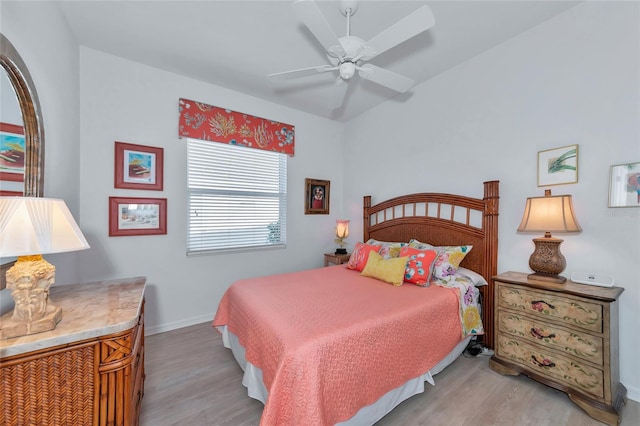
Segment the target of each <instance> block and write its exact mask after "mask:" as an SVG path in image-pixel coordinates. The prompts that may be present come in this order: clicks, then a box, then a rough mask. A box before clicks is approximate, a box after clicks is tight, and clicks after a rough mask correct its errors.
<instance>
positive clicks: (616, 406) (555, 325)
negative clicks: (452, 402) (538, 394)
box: [489, 272, 627, 425]
mask: <svg viewBox="0 0 640 426" xmlns="http://www.w3.org/2000/svg"><path fill="white" fill-rule="evenodd" d="M494 281H495V320H494V321H495V339H496V340H495V348H494V349H495V355H494V356H493V357H492V358H491V360H490V361H489V366H490V367H491V368H492V369H493V370H495V371H497V372H498V373H501V374H509V375H517V374H520V373H522V374H525V375H527V376H529V377H530V378H532V379H534V380H537V381H539V382H541V383H544V384H546V385H548V386H551V387H554V388H556V389H559V390H561V391H563V392H565V393H567V394H568V395H569V398H571V400H572V401H573V402H575V403H576V404H577V405H578V406H580V407H581V408H582V409H583V410H585V411H586V412H587V414H589V415H590V416H591V417H593V418H595V419H597V420H600V421H601V422H603V423H607V424H609V425H616V424H618V423H619V421H620V410H621V408H622V404H623V403H624V402H625V399H626V394H627V390H626V388H625V387H624V386H623V385H622V384H621V383H620V381H619V370H618V304H617V302H616V300H617V299H618V298H619V297H620V294H622V292H623V291H624V289H622V288H619V287H611V288H604V287H594V286H589V285H583V284H577V283H574V282H572V281H567V282H566V283H564V284H555V283H548V282H542V281H532V280H528V279H527V274H523V273H518V272H507V273H504V274H500V275H498V276H496V277H494Z"/></svg>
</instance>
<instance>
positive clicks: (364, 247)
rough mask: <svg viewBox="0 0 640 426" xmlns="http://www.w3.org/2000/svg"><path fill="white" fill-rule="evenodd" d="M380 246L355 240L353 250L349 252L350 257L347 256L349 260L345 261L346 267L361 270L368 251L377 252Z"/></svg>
mask: <svg viewBox="0 0 640 426" xmlns="http://www.w3.org/2000/svg"><path fill="white" fill-rule="evenodd" d="M380 247H381V246H379V245H378V246H375V245H371V244H363V243H360V242H357V243H356V245H355V247H354V248H353V252H352V253H351V257H349V262H347V268H349V269H355V270H356V271H362V270H363V269H364V266H365V265H366V264H367V260H368V259H369V253H370V252H372V251H373V252H375V253H377V252H379V251H380Z"/></svg>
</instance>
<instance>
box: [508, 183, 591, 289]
mask: <svg viewBox="0 0 640 426" xmlns="http://www.w3.org/2000/svg"><path fill="white" fill-rule="evenodd" d="M580 231H582V228H580V225H579V224H578V221H577V220H576V216H575V214H574V211H573V203H572V201H571V195H551V190H550V189H547V190H546V191H545V196H544V197H530V198H527V203H526V205H525V208H524V215H523V216H522V222H520V226H519V227H518V232H544V237H542V238H534V239H533V243H534V244H535V250H534V252H533V254H532V255H531V257H530V258H529V267H530V268H531V269H532V270H533V271H534V273H533V274H530V275H529V279H532V280H538V281H550V282H556V283H564V282H565V281H566V280H567V279H566V278H565V277H562V276H560V275H559V274H560V273H561V272H562V271H564V268H565V267H566V266H567V261H566V259H565V258H564V256H563V255H562V253H560V244H561V243H562V241H564V240H562V239H560V238H553V237H552V236H551V232H560V233H565V232H566V233H569V232H580Z"/></svg>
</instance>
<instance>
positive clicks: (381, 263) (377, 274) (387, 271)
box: [360, 251, 408, 286]
mask: <svg viewBox="0 0 640 426" xmlns="http://www.w3.org/2000/svg"><path fill="white" fill-rule="evenodd" d="M407 259H408V258H407V257H393V258H391V259H384V258H383V257H382V256H380V255H379V254H378V253H376V252H375V251H371V252H370V253H369V259H368V260H367V264H366V265H365V267H364V269H363V270H362V272H361V273H360V275H364V276H365V277H371V278H376V279H379V280H382V281H384V282H386V283H389V284H393V285H394V286H401V285H402V281H403V279H404V271H405V269H406V268H407Z"/></svg>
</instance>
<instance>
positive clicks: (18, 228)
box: [0, 197, 89, 339]
mask: <svg viewBox="0 0 640 426" xmlns="http://www.w3.org/2000/svg"><path fill="white" fill-rule="evenodd" d="M87 248H89V244H88V243H87V240H86V239H85V238H84V236H83V235H82V232H81V231H80V228H79V227H78V225H77V224H76V222H75V221H74V220H73V216H72V215H71V212H70V211H69V209H68V208H67V205H66V204H65V203H64V201H63V200H58V199H53V198H36V197H0V256H2V257H9V256H18V260H17V261H16V263H15V265H13V266H12V267H11V268H10V269H9V270H8V271H7V273H6V282H7V288H8V289H9V290H11V296H12V297H13V300H14V302H15V307H14V310H13V312H12V313H11V314H9V315H7V316H6V317H10V318H8V319H6V320H3V322H2V324H1V325H0V327H1V328H2V338H3V339H8V338H12V337H18V336H24V335H28V334H35V333H41V332H43V331H48V330H53V329H54V328H56V324H58V322H59V321H60V319H61V318H62V308H60V307H57V306H55V305H53V304H52V303H49V287H50V286H51V284H53V283H54V281H55V270H56V268H55V266H53V265H51V264H50V263H49V262H47V261H46V260H44V259H43V258H42V254H47V253H61V252H67V251H75V250H83V249H87ZM3 319H4V318H3Z"/></svg>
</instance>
